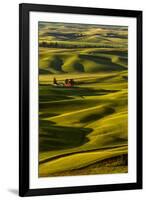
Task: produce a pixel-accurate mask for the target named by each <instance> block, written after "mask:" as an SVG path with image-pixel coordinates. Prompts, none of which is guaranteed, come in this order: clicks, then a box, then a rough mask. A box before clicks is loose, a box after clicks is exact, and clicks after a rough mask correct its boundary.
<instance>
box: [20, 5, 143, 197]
mask: <svg viewBox="0 0 146 200" xmlns="http://www.w3.org/2000/svg"><path fill="white" fill-rule="evenodd" d="M19 14H20V15H19V45H20V46H19V63H20V68H19V69H20V71H19V72H20V73H19V75H20V79H19V80H20V81H19V88H20V97H19V102H20V104H19V110H20V111H19V127H20V134H19V151H20V153H19V195H20V196H38V195H39V196H40V195H56V194H71V193H88V192H104V191H118V190H135V189H141V188H142V178H143V171H142V153H143V151H142V148H143V146H142V11H138V10H121V9H107V8H91V7H77V6H61V5H43V4H25V3H24V4H20V6H19Z"/></svg>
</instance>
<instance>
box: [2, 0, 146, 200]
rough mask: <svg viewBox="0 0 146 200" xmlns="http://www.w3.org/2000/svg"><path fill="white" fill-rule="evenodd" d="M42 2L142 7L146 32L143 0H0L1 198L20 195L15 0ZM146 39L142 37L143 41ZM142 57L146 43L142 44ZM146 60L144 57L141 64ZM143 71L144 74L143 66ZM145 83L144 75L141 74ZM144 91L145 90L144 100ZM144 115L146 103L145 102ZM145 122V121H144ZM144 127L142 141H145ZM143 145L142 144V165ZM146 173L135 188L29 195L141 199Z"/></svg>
mask: <svg viewBox="0 0 146 200" xmlns="http://www.w3.org/2000/svg"><path fill="white" fill-rule="evenodd" d="M25 2H26V3H44V4H58V5H59V4H60V5H72V6H86V7H88V6H89V7H99V8H121V9H137V10H143V11H144V13H143V19H144V22H143V25H144V27H143V29H144V32H143V35H146V24H145V22H146V1H145V0H122V1H118V0H100V1H97V0H31V1H29V0H28V1H20V0H9V1H8V0H3V1H1V4H0V199H7V200H13V199H20V197H18V52H19V50H18V43H19V37H18V26H19V24H18V22H19V19H18V4H19V3H25ZM145 43H146V40H145V38H143V44H145ZM143 52H144V57H145V52H146V46H144V50H143ZM145 63H146V59H145V60H144V63H143V66H144V65H145ZM143 74H146V68H145V66H144V71H143ZM144 79H145V80H144V85H146V78H145V77H144ZM145 101H146V91H145V92H144V102H145ZM144 111H145V113H144V120H145V119H146V104H145V105H144ZM144 123H145V121H144ZM145 131H146V127H144V134H143V135H144V138H143V140H144V145H146V142H145V141H146V136H145ZM145 152H146V146H144V169H145V168H146V159H145ZM145 178H146V173H145V171H144V189H143V190H139V191H138V190H137V191H122V192H119V191H117V192H104V193H103V192H102V193H89V194H74V195H58V196H49V197H48V196H42V197H29V199H44V200H45V199H48V198H49V199H50V200H58V199H59V200H61V199H62V200H75V199H81V198H82V199H84V200H94V199H98V200H101V199H104V200H117V199H118V200H123V199H132V200H137V199H140V200H144V199H145V198H146V197H145V196H146V179H145Z"/></svg>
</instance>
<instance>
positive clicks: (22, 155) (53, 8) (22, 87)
mask: <svg viewBox="0 0 146 200" xmlns="http://www.w3.org/2000/svg"><path fill="white" fill-rule="evenodd" d="M31 11H38V12H55V13H57V12H59V13H74V14H81V15H82V14H88V15H104V16H118V17H119V16H121V17H134V18H136V21H137V27H136V28H137V88H136V89H137V108H136V110H137V166H136V167H137V172H136V173H137V180H136V182H134V183H120V184H108V185H90V186H88V185H87V186H78V187H77V186H73V187H61V188H43V189H37V188H36V189H30V187H29V173H30V172H29V150H30V149H29V134H30V132H29V118H30V117H29V107H30V105H29V42H30V41H29V13H30V12H31ZM19 37H20V38H19V60H20V63H19V70H20V71H19V77H20V79H19V98H20V99H19V102H20V104H19V118H20V120H19V132H20V135H19V195H20V196H35V195H55V194H69V193H87V192H101V191H116V190H132V189H142V11H136V10H120V9H119V10H115V9H103V8H87V7H71V6H58V5H39V4H20V5H19Z"/></svg>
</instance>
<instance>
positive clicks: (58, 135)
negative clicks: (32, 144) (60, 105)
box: [39, 120, 92, 152]
mask: <svg viewBox="0 0 146 200" xmlns="http://www.w3.org/2000/svg"><path fill="white" fill-rule="evenodd" d="M39 122H40V131H39V132H40V135H39V151H40V152H43V151H49V150H50V151H51V150H61V149H68V148H74V147H78V146H81V145H82V144H84V143H86V142H88V141H89V140H88V138H87V135H88V134H89V133H90V132H91V131H92V129H91V128H80V127H66V126H57V125H55V123H52V122H50V121H43V120H40V121H39Z"/></svg>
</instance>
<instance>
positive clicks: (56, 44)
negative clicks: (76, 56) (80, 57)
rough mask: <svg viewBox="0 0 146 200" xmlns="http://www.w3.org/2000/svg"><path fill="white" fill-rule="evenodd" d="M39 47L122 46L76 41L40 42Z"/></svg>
mask: <svg viewBox="0 0 146 200" xmlns="http://www.w3.org/2000/svg"><path fill="white" fill-rule="evenodd" d="M39 47H45V48H69V49H74V48H115V47H116V48H118V47H121V46H120V45H117V46H115V45H106V44H102V45H99V44H98V45H97V44H75V43H61V42H40V43H39Z"/></svg>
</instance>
